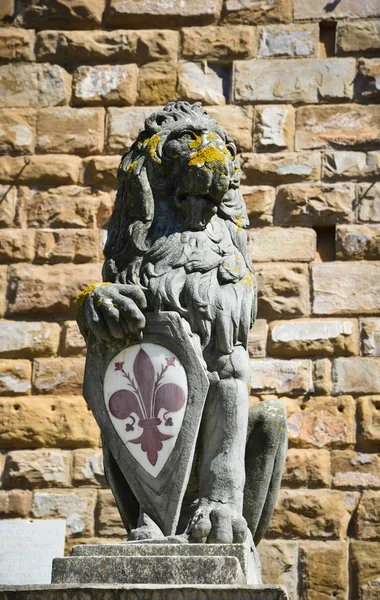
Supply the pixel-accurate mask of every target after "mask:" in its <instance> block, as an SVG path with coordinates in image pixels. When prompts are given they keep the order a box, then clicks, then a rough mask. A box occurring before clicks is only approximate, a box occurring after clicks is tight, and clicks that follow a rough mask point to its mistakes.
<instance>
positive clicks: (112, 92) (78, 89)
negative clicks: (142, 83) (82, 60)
mask: <svg viewBox="0 0 380 600" xmlns="http://www.w3.org/2000/svg"><path fill="white" fill-rule="evenodd" d="M137 76H138V67H137V65H93V66H86V65H82V66H80V67H78V68H77V69H76V71H75V73H74V76H73V101H74V103H75V104H76V105H77V106H83V105H86V106H94V105H98V104H104V105H105V106H107V105H108V104H114V105H121V106H125V105H127V106H129V105H131V104H134V103H135V102H136V98H137Z"/></svg>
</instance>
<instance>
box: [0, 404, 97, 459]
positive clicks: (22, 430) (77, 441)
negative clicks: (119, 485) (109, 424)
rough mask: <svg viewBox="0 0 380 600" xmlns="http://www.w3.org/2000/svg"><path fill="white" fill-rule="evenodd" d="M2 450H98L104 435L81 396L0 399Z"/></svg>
mask: <svg viewBox="0 0 380 600" xmlns="http://www.w3.org/2000/svg"><path fill="white" fill-rule="evenodd" d="M0 416H1V419H0V435H1V444H2V448H4V449H7V448H10V449H12V450H13V449H20V450H21V449H32V448H43V447H48V448H88V447H90V446H94V447H98V446H99V439H100V433H99V428H98V426H97V424H96V423H95V420H94V418H93V416H92V415H91V413H90V411H89V409H88V408H87V405H86V403H85V401H84V400H83V399H82V398H81V397H80V396H60V397H57V396H43V397H41V396H26V397H19V398H0Z"/></svg>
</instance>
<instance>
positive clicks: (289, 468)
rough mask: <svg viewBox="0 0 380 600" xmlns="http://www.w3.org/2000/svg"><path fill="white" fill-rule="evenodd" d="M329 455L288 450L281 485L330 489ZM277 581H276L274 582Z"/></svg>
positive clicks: (321, 451)
mask: <svg viewBox="0 0 380 600" xmlns="http://www.w3.org/2000/svg"><path fill="white" fill-rule="evenodd" d="M330 479H331V470H330V453H329V451H328V450H318V452H316V451H315V450H314V449H312V450H304V449H299V448H289V450H288V452H287V455H286V463H285V471H284V474H283V476H282V485H283V486H285V487H292V488H293V487H309V488H320V487H330ZM276 581H277V580H276Z"/></svg>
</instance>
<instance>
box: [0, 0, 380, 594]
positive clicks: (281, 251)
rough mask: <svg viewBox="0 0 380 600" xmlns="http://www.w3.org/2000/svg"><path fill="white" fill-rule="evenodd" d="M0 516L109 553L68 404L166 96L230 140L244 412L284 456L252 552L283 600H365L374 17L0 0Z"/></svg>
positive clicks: (349, 1)
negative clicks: (208, 118)
mask: <svg viewBox="0 0 380 600" xmlns="http://www.w3.org/2000/svg"><path fill="white" fill-rule="evenodd" d="M0 19H2V27H1V28H0V227H1V229H0V263H1V264H0V317H1V320H0V440H1V441H0V447H1V454H0V471H1V473H2V477H1V489H0V517H1V518H14V517H17V518H26V517H33V518H54V517H66V518H67V546H68V549H69V547H70V546H71V545H72V544H73V543H82V542H88V541H94V540H98V541H109V540H114V539H118V540H119V539H121V538H122V536H123V529H122V527H121V524H120V520H119V517H118V514H117V512H116V509H115V506H114V503H113V500H112V496H111V494H110V492H109V491H108V490H107V487H106V484H105V480H104V474H103V470H102V461H101V450H100V447H99V431H98V428H97V426H96V424H95V423H94V420H93V418H92V416H91V414H90V412H89V411H88V409H87V407H86V405H85V403H84V401H83V399H82V398H81V383H82V378H83V368H84V361H85V358H84V356H85V349H84V345H83V341H82V339H81V337H80V335H79V333H78V330H77V327H76V325H75V320H74V319H75V306H74V297H75V295H76V294H77V293H78V292H79V291H81V290H82V289H83V288H84V287H85V286H86V285H87V284H89V283H93V282H97V281H99V280H100V268H101V261H102V244H103V241H104V236H105V229H106V225H107V219H108V218H109V215H110V212H111V209H112V204H113V200H114V191H115V185H116V179H115V174H116V169H117V166H118V163H119V160H120V155H121V154H122V152H123V151H124V150H125V149H127V148H128V147H129V146H130V144H131V141H132V140H133V139H134V138H135V137H136V135H137V133H138V130H139V128H140V126H141V125H142V123H143V120H144V118H145V116H146V115H147V114H149V113H150V112H151V110H152V109H153V108H154V107H159V106H162V105H163V104H164V103H165V102H166V101H168V100H174V99H182V100H188V101H198V100H199V101H201V102H203V103H204V104H205V105H208V106H209V112H210V113H211V114H212V115H213V116H215V117H216V118H217V119H218V120H219V121H220V122H221V124H222V125H224V126H225V127H226V128H227V129H228V130H229V132H230V133H231V134H232V135H233V136H234V137H235V139H236V141H237V143H238V146H239V150H240V152H241V163H242V170H243V182H242V183H243V193H244V196H245V200H246V203H247V207H248V213H249V217H250V223H251V228H250V230H249V232H248V235H249V244H250V249H251V254H252V259H253V261H254V263H255V266H256V273H257V277H258V281H259V315H258V317H259V318H258V321H257V323H256V324H255V326H254V329H253V331H252V334H251V338H250V355H251V358H252V362H251V386H252V392H251V393H252V402H258V401H260V400H261V399H263V398H268V397H279V398H283V399H284V401H285V402H286V405H287V407H288V419H289V432H290V449H289V454H288V460H287V467H286V472H285V475H284V479H283V489H282V491H281V495H280V499H279V502H278V506H277V509H276V512H275V516H274V518H273V521H272V524H271V527H270V531H269V533H268V535H267V540H265V541H264V542H263V543H262V544H261V546H260V554H261V558H262V562H263V567H264V576H265V580H267V581H270V580H274V581H280V582H281V583H284V584H286V585H287V586H288V589H289V591H290V595H291V598H292V600H296V599H298V598H299V599H302V600H323V599H324V598H337V599H339V600H355V599H362V600H364V599H365V600H370V599H375V598H379V589H380V525H379V522H380V456H379V454H378V453H379V451H380V177H379V175H380V105H379V104H378V100H379V98H380V91H379V89H380V86H379V78H380V2H379V0H360V1H358V0H334V1H332V2H327V0H245V1H243V0H224V1H223V0H188V1H187V2H183V1H181V0H171V2H160V1H159V0H108V1H107V2H106V0H54V2H53V1H51V0H18V1H17V2H16V4H15V3H14V0H2V1H1V3H0Z"/></svg>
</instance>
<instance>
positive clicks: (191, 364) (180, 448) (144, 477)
mask: <svg viewBox="0 0 380 600" xmlns="http://www.w3.org/2000/svg"><path fill="white" fill-rule="evenodd" d="M208 387H209V382H208V378H207V374H206V371H205V369H204V366H203V364H202V362H201V360H200V358H199V357H198V355H197V353H196V351H195V348H194V346H193V343H192V340H191V337H190V335H189V334H188V333H187V331H186V329H185V327H184V325H183V323H182V320H181V317H180V316H179V315H178V313H175V312H162V313H157V314H156V313H148V314H147V315H146V327H145V330H144V335H143V340H142V341H141V343H138V344H136V343H132V344H131V345H126V343H125V341H124V342H113V343H112V344H107V343H105V342H100V341H99V340H97V341H95V340H94V343H90V344H88V352H87V361H86V371H85V379H84V388H83V395H84V397H85V399H86V401H87V403H88V405H89V406H90V408H91V410H92V412H93V414H94V416H95V418H96V420H97V422H98V425H99V427H100V429H101V431H102V434H103V436H104V439H105V441H106V443H107V445H108V447H109V448H110V450H111V452H112V454H113V456H114V458H115V460H116V461H117V463H118V465H119V467H120V469H121V471H122V473H123V475H124V477H125V478H126V480H127V482H128V484H129V486H130V488H131V489H132V491H133V493H134V495H135V496H136V498H137V500H138V502H139V504H140V507H141V510H142V511H143V512H144V513H146V514H147V515H148V516H149V517H150V518H151V519H153V521H155V523H156V524H157V525H158V526H159V527H160V529H161V531H162V532H163V533H164V535H174V534H175V532H176V527H177V523H178V518H179V514H180V509H181V504H182V500H183V496H184V493H185V490H186V486H187V483H188V480H189V476H190V471H191V465H192V460H193V456H194V451H195V444H196V440H197V435H198V430H199V425H200V422H201V417H202V412H203V407H204V403H205V400H206V396H207V392H208Z"/></svg>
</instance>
